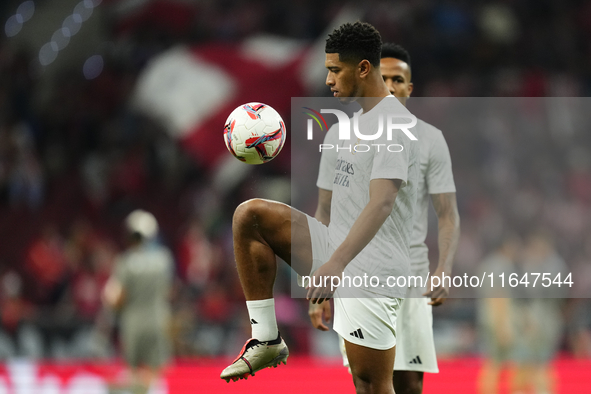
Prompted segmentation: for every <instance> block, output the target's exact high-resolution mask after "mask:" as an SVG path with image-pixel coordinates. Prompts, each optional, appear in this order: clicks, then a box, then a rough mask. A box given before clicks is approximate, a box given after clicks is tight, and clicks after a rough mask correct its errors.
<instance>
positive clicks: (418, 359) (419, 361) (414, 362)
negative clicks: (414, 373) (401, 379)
mask: <svg viewBox="0 0 591 394" xmlns="http://www.w3.org/2000/svg"><path fill="white" fill-rule="evenodd" d="M422 363H423V362H422V361H421V358H420V357H419V356H416V357H415V358H413V359H412V360H410V362H409V364H422Z"/></svg>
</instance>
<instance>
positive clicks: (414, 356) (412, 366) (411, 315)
mask: <svg viewBox="0 0 591 394" xmlns="http://www.w3.org/2000/svg"><path fill="white" fill-rule="evenodd" d="M409 292H411V293H412V294H409V293H407V294H408V295H409V296H410V297H409V298H405V299H404V300H403V301H402V304H401V306H400V309H399V311H398V318H397V319H396V334H397V336H396V339H397V340H396V342H397V344H396V359H395V360H394V370H395V371H417V372H430V373H437V372H439V368H438V366H437V356H436V354H435V343H434V341H433V312H432V308H433V307H432V306H431V305H428V303H429V301H430V299H429V298H424V297H419V296H420V294H422V293H423V292H424V290H423V289H420V288H412V289H409ZM335 301H336V300H335ZM335 309H336V307H335ZM339 334H340V333H339ZM341 335H342V334H341ZM339 343H340V345H341V346H340V349H341V354H342V355H343V365H345V366H346V367H349V360H347V354H346V353H345V343H344V341H343V339H342V337H340V338H339Z"/></svg>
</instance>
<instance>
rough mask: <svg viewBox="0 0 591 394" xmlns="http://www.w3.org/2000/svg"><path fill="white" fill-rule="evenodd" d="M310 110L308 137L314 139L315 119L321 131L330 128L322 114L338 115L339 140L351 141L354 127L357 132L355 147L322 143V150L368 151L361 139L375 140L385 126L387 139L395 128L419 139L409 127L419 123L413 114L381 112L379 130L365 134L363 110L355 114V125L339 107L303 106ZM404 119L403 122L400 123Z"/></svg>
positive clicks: (389, 147)
mask: <svg viewBox="0 0 591 394" xmlns="http://www.w3.org/2000/svg"><path fill="white" fill-rule="evenodd" d="M302 108H304V109H306V110H307V111H310V112H304V113H305V114H306V115H308V116H310V119H308V123H307V139H308V140H312V139H313V138H314V121H316V123H317V124H318V126H319V127H320V130H321V131H324V130H325V128H326V130H328V125H327V123H326V120H325V119H324V117H323V116H322V115H321V114H333V115H335V116H336V117H337V123H338V125H339V126H338V127H339V140H345V141H349V140H351V129H353V133H354V134H355V138H356V139H357V144H356V145H355V146H353V147H351V146H350V145H349V146H348V147H344V146H343V147H339V146H336V147H335V146H334V145H333V144H320V145H319V151H320V152H322V151H323V150H329V149H337V151H338V150H341V149H345V150H349V151H351V149H352V150H354V151H355V152H367V151H369V150H370V149H371V147H370V145H369V144H360V143H359V142H361V141H375V140H377V139H378V138H380V137H381V136H382V134H383V133H384V128H385V129H386V139H387V140H388V141H391V140H392V134H393V132H394V130H401V131H402V132H403V133H404V134H405V135H406V136H407V137H408V138H409V139H410V140H412V141H417V137H415V136H414V134H413V133H411V132H410V130H409V129H411V128H413V127H414V126H416V124H417V118H416V116H414V115H411V114H403V115H401V114H383V113H381V114H379V116H378V130H377V131H376V132H375V133H374V134H363V133H362V132H361V131H360V130H359V117H360V115H361V112H362V111H361V110H360V111H358V112H355V113H354V114H353V127H351V119H350V118H349V116H348V115H347V114H346V113H345V112H343V111H341V110H338V109H321V110H320V112H318V111H315V110H314V109H312V108H309V107H302ZM384 116H385V118H386V122H385V123H386V125H385V127H384ZM400 121H403V122H402V123H399V122H400ZM371 146H375V147H376V148H377V150H378V151H379V150H380V146H385V147H386V149H387V150H388V151H389V152H401V151H402V150H403V149H404V148H403V146H402V145H399V144H392V145H387V146H386V145H385V144H371Z"/></svg>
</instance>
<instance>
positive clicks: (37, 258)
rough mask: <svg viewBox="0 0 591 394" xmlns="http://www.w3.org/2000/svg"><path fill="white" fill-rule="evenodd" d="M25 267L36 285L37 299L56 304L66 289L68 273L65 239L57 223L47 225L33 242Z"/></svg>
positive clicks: (28, 251)
mask: <svg viewBox="0 0 591 394" xmlns="http://www.w3.org/2000/svg"><path fill="white" fill-rule="evenodd" d="M25 269H26V270H27V273H28V275H29V276H30V277H31V278H32V280H33V281H34V283H35V285H36V300H37V301H38V302H41V303H43V304H55V303H56V302H57V301H58V299H59V297H60V296H61V295H62V293H63V291H64V287H65V285H66V280H67V274H68V266H67V264H66V256H65V253H64V240H63V238H62V237H61V235H60V233H59V232H58V229H57V227H56V226H55V225H53V224H47V225H45V227H43V229H42V231H41V234H40V235H39V237H38V238H37V239H36V240H34V241H33V242H32V243H31V245H30V246H29V248H28V250H27V259H26V263H25Z"/></svg>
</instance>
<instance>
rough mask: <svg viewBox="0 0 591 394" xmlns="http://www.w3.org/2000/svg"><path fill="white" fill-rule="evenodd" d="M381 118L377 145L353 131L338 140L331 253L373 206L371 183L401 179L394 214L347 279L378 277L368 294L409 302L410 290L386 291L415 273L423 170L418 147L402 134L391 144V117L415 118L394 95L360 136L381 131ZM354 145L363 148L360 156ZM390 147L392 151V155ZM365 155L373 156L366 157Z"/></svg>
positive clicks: (367, 118) (363, 121)
mask: <svg viewBox="0 0 591 394" xmlns="http://www.w3.org/2000/svg"><path fill="white" fill-rule="evenodd" d="M380 115H382V121H383V126H384V129H383V133H382V135H381V137H379V138H378V139H377V140H373V141H364V140H359V139H358V138H356V137H355V134H354V133H353V132H351V136H352V137H351V138H352V140H339V141H338V152H337V150H336V146H335V153H336V160H335V161H334V164H333V169H332V178H333V179H332V184H331V187H330V189H332V202H331V213H330V225H329V227H328V234H329V248H330V252H331V253H332V252H334V250H336V248H337V247H338V246H339V245H340V244H341V243H342V242H343V241H344V239H345V238H346V236H347V234H348V233H349V230H350V229H351V227H352V226H353V223H354V222H355V221H356V220H357V218H358V217H359V214H360V213H361V211H362V210H363V209H364V208H365V206H366V205H367V203H368V202H369V184H370V181H371V180H372V179H400V180H401V181H402V184H401V188H400V190H399V192H398V195H397V197H396V201H395V203H394V206H393V208H392V212H391V213H390V215H389V216H388V217H387V218H386V221H385V222H384V224H383V225H382V226H381V227H380V229H379V230H378V232H377V234H376V235H375V237H374V238H373V239H372V240H371V241H370V242H369V243H368V244H367V246H366V247H365V248H364V249H363V250H362V251H361V252H360V253H359V254H358V255H357V257H356V258H355V259H354V260H353V261H352V262H351V263H349V265H348V266H347V268H346V269H345V275H348V276H351V277H355V276H357V277H364V276H365V275H367V277H371V276H377V277H378V278H379V280H380V284H379V286H377V287H371V288H370V287H367V288H366V289H367V290H369V291H371V292H373V293H376V294H378V295H380V296H386V297H404V295H405V294H406V287H404V288H399V287H390V286H387V285H386V279H387V278H388V277H389V276H393V277H398V276H408V274H409V270H410V239H411V233H412V229H413V210H414V206H415V202H416V197H417V196H416V190H417V183H418V179H419V171H420V169H419V144H418V141H412V140H411V139H410V138H409V137H408V136H406V135H405V134H404V133H403V132H402V131H401V130H398V129H395V130H394V131H393V132H392V139H391V140H388V139H387V133H386V123H387V121H386V119H387V116H388V115H390V116H391V115H399V116H400V115H410V112H409V111H408V110H407V109H406V108H405V107H404V106H403V105H402V104H401V103H400V102H399V101H398V99H396V98H394V97H393V96H390V97H387V98H384V99H383V100H382V101H380V103H379V104H377V105H376V106H375V107H374V108H372V109H371V110H370V111H368V112H367V113H365V114H362V115H361V116H360V117H359V130H360V131H361V133H363V134H365V135H370V134H375V133H376V131H377V130H378V127H379V122H380ZM351 125H353V122H351ZM337 138H338V137H337ZM374 144H376V145H377V144H379V145H380V146H379V147H377V146H375V145H374ZM355 146H357V147H358V151H357V152H355V148H354V147H355ZM400 146H402V147H403V149H402V151H398V150H400ZM366 147H369V149H367V148H366ZM387 147H390V149H391V150H393V151H389V150H388V149H387ZM365 150H368V151H367V152H364V151H365ZM323 161H324V162H323V163H322V164H321V165H322V166H326V165H327V163H326V161H327V160H326V158H323ZM374 283H375V282H374Z"/></svg>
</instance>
